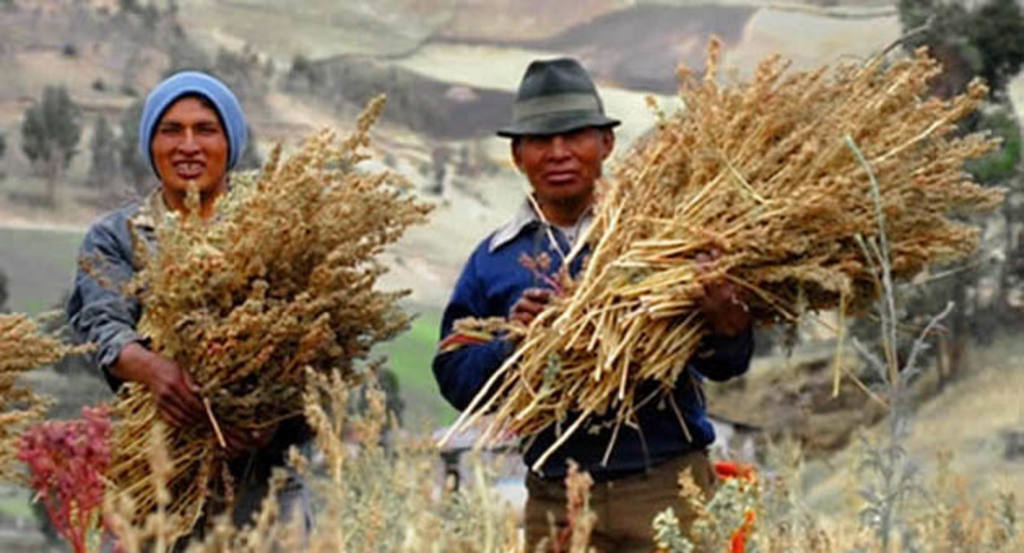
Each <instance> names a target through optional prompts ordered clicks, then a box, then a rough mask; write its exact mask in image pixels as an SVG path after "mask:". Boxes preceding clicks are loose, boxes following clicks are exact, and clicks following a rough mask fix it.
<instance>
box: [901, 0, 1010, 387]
mask: <svg viewBox="0 0 1024 553" xmlns="http://www.w3.org/2000/svg"><path fill="white" fill-rule="evenodd" d="M899 13H900V21H901V23H902V25H903V28H904V29H905V30H906V31H908V32H909V31H910V30H911V29H916V31H915V32H913V33H912V34H909V35H908V37H907V39H906V41H905V42H904V46H905V47H906V48H907V49H908V50H913V49H916V48H918V47H920V46H925V47H927V48H928V50H929V52H930V54H931V55H932V56H933V57H935V58H936V59H938V60H939V61H940V62H942V65H943V71H942V73H941V74H940V75H939V76H938V77H937V78H936V79H935V80H934V82H933V83H932V90H933V92H934V93H935V94H937V95H939V96H941V97H947V98H948V97H950V96H952V95H953V94H956V93H958V92H960V91H962V90H963V89H964V87H965V86H966V85H967V83H969V82H970V81H971V79H973V78H975V77H981V78H983V79H985V80H986V82H987V83H988V85H989V88H990V91H989V105H988V106H986V107H985V108H984V109H982V110H980V111H979V113H978V114H977V115H976V116H975V117H973V118H971V119H970V120H968V122H967V123H966V124H965V125H964V128H963V129H962V130H963V131H964V132H975V131H988V132H991V133H993V134H995V135H997V136H999V137H1000V138H1002V139H1003V148H1001V149H1000V150H998V151H996V152H993V153H991V154H989V155H988V156H986V157H985V158H983V159H981V160H978V161H977V162H975V163H973V164H971V165H970V166H969V167H968V168H967V169H968V170H969V171H970V172H971V173H972V174H973V175H974V177H975V179H976V180H977V181H978V182H980V183H983V184H986V185H991V186H1003V187H1006V188H1007V191H1008V194H1007V201H1006V202H1005V203H1004V205H1003V210H1002V213H1001V215H1002V219H1003V221H1002V223H1003V228H1004V229H1005V230H1004V236H1003V237H1002V241H1003V248H1004V251H1003V259H1002V261H1001V262H998V263H996V264H995V266H991V265H988V264H986V263H984V262H983V261H984V260H977V261H976V262H975V263H974V264H973V266H972V267H967V268H965V267H960V268H955V269H954V270H953V271H951V272H950V275H951V276H950V277H948V278H947V279H943V280H944V281H943V282H937V283H934V284H933V285H932V286H930V288H931V290H929V291H927V292H925V293H923V294H920V298H923V299H921V300H920V301H917V302H912V304H911V305H910V306H908V309H909V310H910V314H911V315H912V316H913V315H915V314H916V315H918V316H922V315H923V314H925V313H929V314H933V313H934V312H937V311H939V310H941V309H942V306H944V305H945V304H946V303H947V302H949V301H953V302H954V303H955V304H956V305H957V309H956V310H955V311H954V312H953V314H952V316H951V318H950V320H949V325H950V329H949V331H950V332H949V337H948V339H949V342H950V346H949V347H950V350H949V361H950V369H951V370H953V371H956V370H958V369H959V366H960V364H961V359H962V356H963V353H964V348H965V346H966V340H967V338H968V336H969V335H970V334H972V333H973V334H975V335H979V336H983V337H985V336H989V337H990V336H991V331H992V330H994V329H995V328H998V327H999V326H1001V325H1006V324H1019V319H1020V317H1019V314H1018V315H1015V314H1014V313H1012V311H1011V310H1010V305H1009V302H1008V298H1009V297H1010V294H1011V292H1012V290H1013V289H1014V288H1015V287H1017V288H1019V287H1021V286H1022V285H1024V282H1022V279H1021V278H1019V277H1018V276H1017V275H1016V273H1015V271H1014V270H1013V268H1014V267H1017V266H1021V264H1022V263H1024V259H1020V256H1022V255H1024V248H1022V247H1021V235H1022V226H1024V225H1022V223H1024V209H1022V208H1021V207H1020V205H1021V200H1022V199H1024V178H1022V174H1021V165H1022V164H1021V161H1022V159H1021V129H1020V124H1019V121H1017V119H1016V116H1015V115H1014V110H1013V107H1012V106H1011V105H1010V102H1009V99H1008V95H1007V90H1006V87H1007V84H1008V80H1009V79H1010V78H1011V77H1013V76H1014V75H1016V74H1017V73H1018V72H1019V71H1020V69H1021V67H1022V65H1024V13H1022V10H1021V8H1020V6H1019V5H1018V4H1017V2H1016V0H982V1H981V2H978V3H974V4H966V3H958V2H945V1H943V0H900V2H899ZM993 272H994V273H995V274H992V273H993ZM982 278H991V279H992V280H994V281H995V282H996V286H995V288H996V289H995V291H994V294H993V301H992V302H991V304H987V305H980V304H978V300H977V298H978V297H981V296H982V294H978V293H977V291H978V289H979V287H980V282H981V279H982ZM989 326H991V327H993V328H988V327H989ZM982 327H985V328H982ZM972 330H973V332H972Z"/></svg>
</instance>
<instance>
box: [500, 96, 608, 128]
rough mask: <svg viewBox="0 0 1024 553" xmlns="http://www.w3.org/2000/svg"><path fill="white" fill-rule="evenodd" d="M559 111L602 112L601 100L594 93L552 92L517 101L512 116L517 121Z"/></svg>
mask: <svg viewBox="0 0 1024 553" xmlns="http://www.w3.org/2000/svg"><path fill="white" fill-rule="evenodd" d="M559 111H597V112H601V102H600V101H599V100H598V99H597V97H596V96H594V95H593V94H578V93H566V94H552V95H550V96H540V97H537V98H531V99H529V100H523V101H519V102H516V103H515V105H514V106H513V107H512V117H513V119H514V120H516V121H521V120H523V119H528V118H530V117H536V116H538V115H545V114H548V113H555V112H559Z"/></svg>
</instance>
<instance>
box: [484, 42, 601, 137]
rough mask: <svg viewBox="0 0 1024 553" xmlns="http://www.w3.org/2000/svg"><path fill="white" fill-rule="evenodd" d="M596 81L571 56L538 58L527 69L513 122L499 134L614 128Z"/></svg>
mask: <svg viewBox="0 0 1024 553" xmlns="http://www.w3.org/2000/svg"><path fill="white" fill-rule="evenodd" d="M618 124H619V121H618V120H616V119H612V118H610V117H607V116H605V114H604V105H603V104H602V103H601V98H600V97H599V96H598V95H597V89H596V88H595V87H594V83H593V81H591V80H590V76H589V75H587V71H586V70H585V69H583V66H582V65H580V63H579V62H578V61H576V60H574V59H572V58H558V59H553V60H537V61H534V62H532V63H530V66H529V67H527V68H526V74H525V75H523V80H522V82H521V83H519V93H518V94H517V95H516V101H515V104H513V106H512V124H510V125H508V126H505V127H502V128H500V129H498V136H504V137H509V138H512V137H516V136H523V135H546V134H559V133H563V132H569V131H574V130H576V129H581V128H583V127H614V126H616V125H618Z"/></svg>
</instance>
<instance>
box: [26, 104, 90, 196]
mask: <svg viewBox="0 0 1024 553" xmlns="http://www.w3.org/2000/svg"><path fill="white" fill-rule="evenodd" d="M80 117H81V113H80V111H79V109H78V106H76V105H75V103H74V102H72V101H71V97H70V96H68V91H67V89H66V88H64V87H62V86H61V87H52V86H48V87H46V89H45V90H44V91H43V100H42V102H38V103H36V104H35V105H33V106H32V107H30V108H28V110H27V111H26V112H25V118H24V120H23V121H22V124H21V149H22V151H23V152H25V156H27V157H28V159H29V160H30V161H31V162H32V165H33V167H34V169H35V171H36V172H37V173H38V174H39V175H40V176H42V177H43V178H44V179H45V181H46V196H45V199H46V201H47V203H49V205H51V206H54V205H56V203H57V194H56V189H57V181H58V180H59V179H60V178H61V176H63V174H64V170H65V169H67V167H68V164H70V163H71V159H72V158H73V157H75V154H76V153H78V151H77V150H76V146H78V140H79V138H80V137H81V133H82V127H81V125H80V124H79V118H80Z"/></svg>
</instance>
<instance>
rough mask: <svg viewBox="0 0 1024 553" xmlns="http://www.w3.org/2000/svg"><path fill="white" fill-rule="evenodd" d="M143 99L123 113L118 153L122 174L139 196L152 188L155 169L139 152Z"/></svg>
mask: <svg viewBox="0 0 1024 553" xmlns="http://www.w3.org/2000/svg"><path fill="white" fill-rule="evenodd" d="M142 106H143V101H142V100H138V101H136V102H135V103H133V104H132V105H131V106H130V107H129V108H128V109H126V110H125V111H124V113H122V114H121V122H120V125H121V140H120V141H119V143H118V153H119V154H120V156H119V157H120V159H121V176H122V177H123V178H124V180H125V183H127V184H128V186H129V187H131V188H132V189H133V190H134V191H135V192H136V193H137V194H138V195H139V196H145V195H146V194H148V193H149V191H150V189H151V188H152V175H153V171H152V169H151V168H150V167H149V165H148V164H147V163H146V160H144V159H142V154H140V153H139V119H141V118H142Z"/></svg>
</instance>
